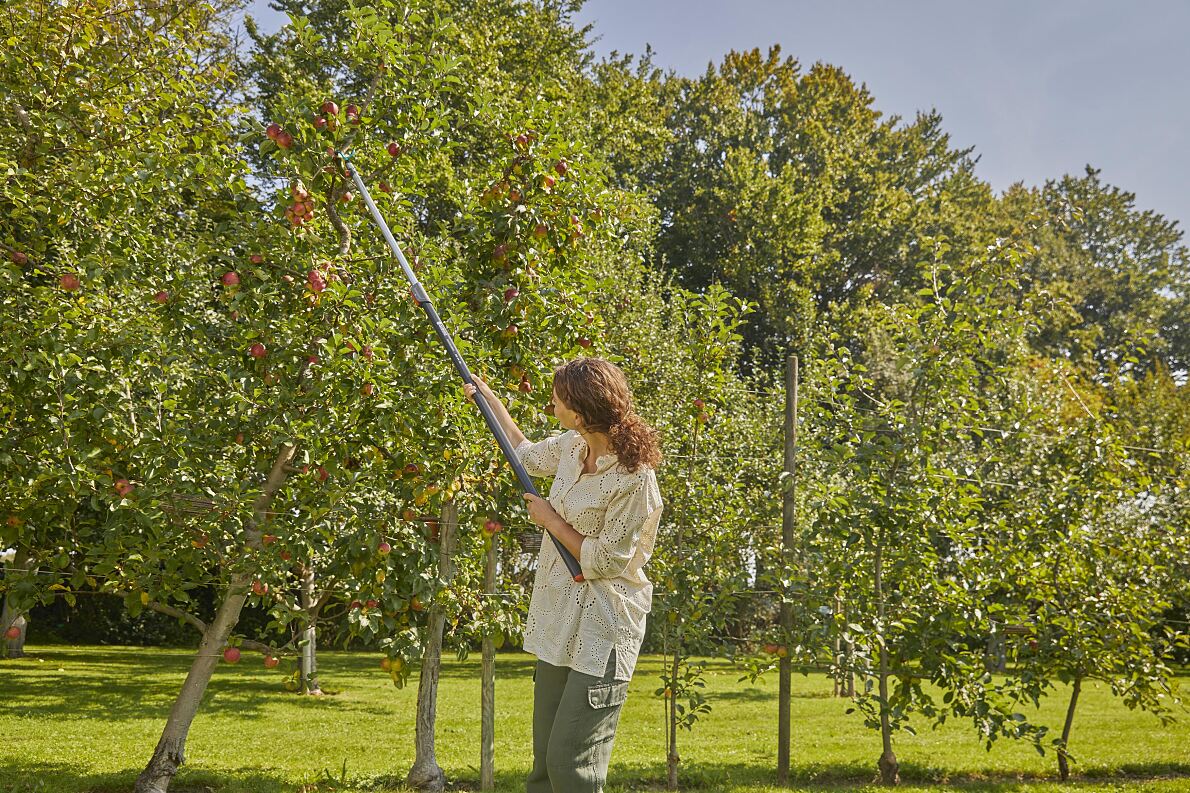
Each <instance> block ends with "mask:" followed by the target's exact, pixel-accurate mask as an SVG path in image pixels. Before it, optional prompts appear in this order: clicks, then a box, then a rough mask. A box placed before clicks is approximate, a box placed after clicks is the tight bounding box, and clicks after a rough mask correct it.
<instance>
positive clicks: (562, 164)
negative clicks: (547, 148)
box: [554, 160, 570, 176]
mask: <svg viewBox="0 0 1190 793" xmlns="http://www.w3.org/2000/svg"><path fill="white" fill-rule="evenodd" d="M554 170H555V171H556V172H557V174H558V176H565V175H566V172H567V171H569V170H570V166H569V165H567V164H566V160H558V161H557V162H556V163H554Z"/></svg>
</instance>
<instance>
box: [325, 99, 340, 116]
mask: <svg viewBox="0 0 1190 793" xmlns="http://www.w3.org/2000/svg"><path fill="white" fill-rule="evenodd" d="M322 113H323V115H327V116H337V115H339V106H338V105H336V104H335V103H334V102H332V101H331V100H329V99H328V100H326V101H325V102H323V103H322Z"/></svg>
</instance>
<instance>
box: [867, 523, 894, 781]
mask: <svg viewBox="0 0 1190 793" xmlns="http://www.w3.org/2000/svg"><path fill="white" fill-rule="evenodd" d="M880 534H881V535H882V534H883V533H882V532H881V533H880ZM873 572H874V575H873V577H872V578H873V584H874V586H873V589H874V591H875V597H876V613H877V614H878V615H879V619H880V621H879V624H880V625H881V630H883V629H884V628H883V626H884V625H886V624H887V623H886V622H885V619H884V618H885V608H884V539H883V536H878V537H877V539H876V559H875V568H874V571H873ZM878 682H879V685H880V744H881V748H882V750H883V751H882V752H881V754H880V760H879V761H878V762H877V764H876V765H877V767H879V769H880V784H882V785H895V784H897V783H898V782H900V781H901V777H900V774H899V773H898V771H899V764H898V763H897V756H896V755H895V754H893V747H892V724H891V723H890V722H889V718H888V643H887V642H881V643H880V679H879V681H878Z"/></svg>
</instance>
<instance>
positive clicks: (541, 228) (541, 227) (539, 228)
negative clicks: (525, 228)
mask: <svg viewBox="0 0 1190 793" xmlns="http://www.w3.org/2000/svg"><path fill="white" fill-rule="evenodd" d="M549 233H550V227H549V226H547V225H545V224H544V223H538V224H537V225H536V226H534V227H533V236H534V237H536V238H537V239H539V240H543V239H545V238H546V235H547V234H549Z"/></svg>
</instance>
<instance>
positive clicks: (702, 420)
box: [698, 413, 710, 424]
mask: <svg viewBox="0 0 1190 793" xmlns="http://www.w3.org/2000/svg"><path fill="white" fill-rule="evenodd" d="M708 418H710V416H708V415H707V414H706V413H699V414H698V423H699V424H706V423H707V419H708Z"/></svg>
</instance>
